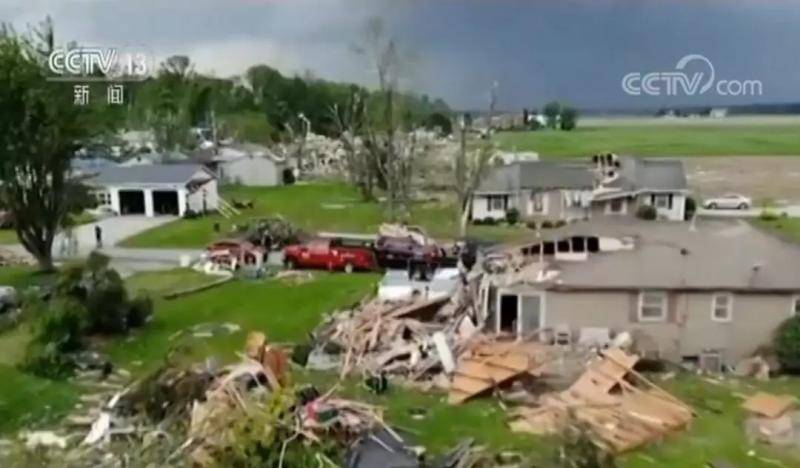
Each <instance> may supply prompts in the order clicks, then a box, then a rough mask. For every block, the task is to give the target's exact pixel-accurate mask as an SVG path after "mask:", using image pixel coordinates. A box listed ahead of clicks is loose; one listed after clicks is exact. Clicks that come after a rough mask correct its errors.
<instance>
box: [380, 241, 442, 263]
mask: <svg viewBox="0 0 800 468" xmlns="http://www.w3.org/2000/svg"><path fill="white" fill-rule="evenodd" d="M375 254H376V255H377V257H378V264H379V265H380V266H382V267H384V268H406V267H407V266H408V263H409V262H414V263H426V264H429V265H432V266H436V265H438V264H439V263H440V262H441V261H442V260H443V259H444V258H445V252H444V251H443V250H442V249H441V248H440V247H439V246H437V245H433V244H429V245H421V244H419V243H417V242H416V241H415V240H414V239H413V238H412V237H410V236H409V237H390V236H380V237H378V241H377V242H376V243H375Z"/></svg>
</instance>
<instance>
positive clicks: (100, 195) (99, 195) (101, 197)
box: [94, 192, 111, 206]
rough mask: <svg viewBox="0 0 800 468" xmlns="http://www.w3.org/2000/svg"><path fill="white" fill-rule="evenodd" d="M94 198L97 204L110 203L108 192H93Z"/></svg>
mask: <svg viewBox="0 0 800 468" xmlns="http://www.w3.org/2000/svg"><path fill="white" fill-rule="evenodd" d="M94 198H95V200H97V204H98V205H99V206H102V205H110V204H111V194H110V193H108V192H95V194H94Z"/></svg>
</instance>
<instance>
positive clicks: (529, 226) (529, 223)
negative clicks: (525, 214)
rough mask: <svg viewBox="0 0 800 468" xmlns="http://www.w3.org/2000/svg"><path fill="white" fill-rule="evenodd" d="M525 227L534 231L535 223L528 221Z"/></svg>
mask: <svg viewBox="0 0 800 468" xmlns="http://www.w3.org/2000/svg"><path fill="white" fill-rule="evenodd" d="M525 226H527V227H528V229H533V230H536V221H534V220H530V221H528V222H526V223H525Z"/></svg>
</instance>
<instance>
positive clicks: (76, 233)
mask: <svg viewBox="0 0 800 468" xmlns="http://www.w3.org/2000/svg"><path fill="white" fill-rule="evenodd" d="M175 219H177V218H176V217H174V216H156V217H152V218H148V217H146V216H110V217H108V218H104V219H101V220H99V221H95V222H93V223H88V224H82V225H80V226H77V227H75V228H73V229H72V235H73V237H74V239H75V240H74V241H73V245H72V246H71V247H69V248H68V246H67V242H66V235H65V233H60V234H58V235H57V236H56V239H55V241H54V242H53V254H54V255H55V256H56V257H64V256H78V257H83V256H86V255H88V254H89V252H91V251H92V250H94V249H95V248H97V242H96V240H95V232H94V230H95V227H96V226H99V227H100V229H101V233H102V238H103V246H104V247H111V246H114V245H116V244H118V243H119V242H120V241H122V240H123V239H125V238H128V237H130V236H133V235H136V234H138V233H140V232H142V231H146V230H148V229H151V228H154V227H157V226H160V225H162V224H165V223H168V222H170V221H174V220H175ZM76 243H77V245H75V244H76Z"/></svg>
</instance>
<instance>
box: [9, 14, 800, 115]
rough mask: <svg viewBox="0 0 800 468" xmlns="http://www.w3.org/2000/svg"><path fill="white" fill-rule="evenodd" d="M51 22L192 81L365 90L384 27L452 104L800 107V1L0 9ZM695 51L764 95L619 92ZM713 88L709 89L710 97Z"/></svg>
mask: <svg viewBox="0 0 800 468" xmlns="http://www.w3.org/2000/svg"><path fill="white" fill-rule="evenodd" d="M47 14H49V15H51V16H52V17H53V19H54V21H55V25H56V37H57V42H59V43H66V42H68V41H72V40H75V41H78V42H79V43H82V44H93V45H129V44H130V45H133V44H144V45H146V46H147V47H149V48H150V49H151V50H152V51H154V53H155V54H156V55H157V56H159V57H162V58H163V57H165V56H168V55H171V54H186V55H189V56H190V57H191V59H192V60H193V61H194V62H195V63H196V68H197V69H198V70H200V71H205V72H210V71H213V72H214V73H215V74H216V75H218V76H230V75H234V74H239V73H241V72H243V71H244V70H245V69H247V67H248V66H250V65H252V64H255V63H266V64H269V65H272V66H274V67H276V68H278V69H279V70H281V71H282V72H286V73H302V72H304V71H306V70H310V71H312V72H313V73H314V74H315V75H316V76H319V77H321V78H327V79H332V80H342V81H355V82H359V83H363V84H368V85H369V84H374V83H375V82H376V77H375V76H374V75H373V74H372V73H371V72H370V70H369V68H368V65H367V63H365V61H364V59H363V58H362V57H359V56H358V55H357V54H355V53H354V52H353V50H352V49H353V46H354V45H356V44H360V43H362V42H363V41H362V38H363V32H364V27H365V26H364V25H365V23H366V21H367V20H368V19H369V18H370V17H374V16H381V17H383V18H384V19H385V21H386V23H387V25H388V29H389V30H390V31H391V34H392V35H393V36H394V37H396V39H397V41H398V43H399V44H400V46H401V48H402V49H404V50H405V51H406V53H407V55H408V56H409V57H412V59H411V60H410V64H409V65H407V67H406V68H407V69H408V74H407V76H406V79H405V81H404V83H403V86H404V87H405V88H408V89H413V90H415V91H417V92H420V93H422V92H424V93H428V94H430V95H432V96H438V97H442V98H444V99H445V100H446V101H447V102H448V103H450V104H451V106H454V107H457V108H484V107H486V105H487V95H488V90H489V88H490V86H491V84H492V82H493V81H497V82H498V84H499V88H498V96H499V106H500V107H501V108H505V109H518V108H521V107H523V106H528V107H531V106H535V107H541V106H542V105H543V103H544V102H546V101H548V100H551V99H563V100H567V101H570V102H572V103H574V104H575V105H577V106H579V107H582V108H623V107H644V106H647V107H654V106H661V105H678V104H697V105H706V104H726V103H750V102H788V101H793V102H797V101H800V52H799V50H800V0H706V1H704V0H160V1H154V0H127V1H123V0H49V1H43V0H0V21H6V22H11V23H13V24H14V25H15V27H16V29H17V30H23V29H24V27H25V25H26V24H27V23H36V22H38V21H40V20H41V19H42V18H43V17H44V16H45V15H47ZM687 54H701V55H703V56H705V57H707V58H708V59H709V60H710V61H711V62H712V63H713V66H714V69H715V72H716V77H717V78H718V79H719V78H722V79H728V80H760V81H761V83H762V92H763V94H762V95H761V96H755V97H752V96H737V97H724V96H719V95H717V94H715V93H713V92H709V93H706V94H703V95H701V96H685V95H683V96H671V97H666V96H660V97H652V96H647V97H645V96H629V95H627V94H625V93H624V92H623V90H622V87H621V80H622V77H623V76H624V75H626V74H628V73H630V72H642V73H647V72H653V71H665V72H666V71H671V70H674V68H675V64H676V62H677V61H678V60H679V59H680V58H681V57H683V56H685V55H687ZM712 91H713V90H712Z"/></svg>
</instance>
